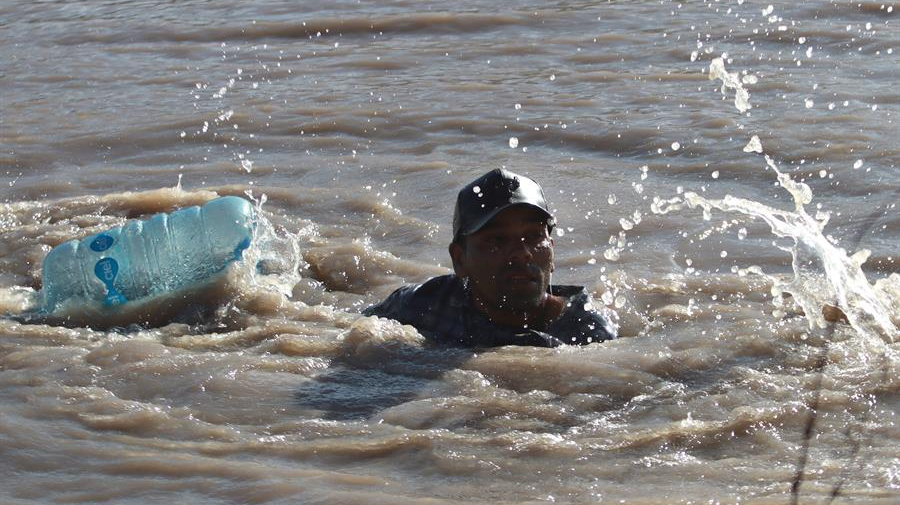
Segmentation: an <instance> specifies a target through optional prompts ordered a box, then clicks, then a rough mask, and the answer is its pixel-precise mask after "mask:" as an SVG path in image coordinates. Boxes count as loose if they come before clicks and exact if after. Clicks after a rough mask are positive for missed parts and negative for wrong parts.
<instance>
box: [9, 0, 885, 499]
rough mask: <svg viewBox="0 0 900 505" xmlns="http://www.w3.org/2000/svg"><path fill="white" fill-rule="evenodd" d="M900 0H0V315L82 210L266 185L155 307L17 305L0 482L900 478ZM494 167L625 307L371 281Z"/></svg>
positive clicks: (423, 260)
mask: <svg viewBox="0 0 900 505" xmlns="http://www.w3.org/2000/svg"><path fill="white" fill-rule="evenodd" d="M898 10H900V5H898V4H896V2H892V1H886V2H858V1H803V2H774V1H773V2H756V1H750V0H743V1H742V0H722V1H713V0H707V1H691V2H672V1H628V2H625V1H622V2H562V1H560V2H532V3H525V2H510V1H500V2H493V1H491V2H488V1H485V0H472V1H464V2H452V3H448V2H427V1H417V2H405V1H400V2H390V3H387V2H349V1H338V2H318V3H317V2H299V3H297V2H278V1H261V2H235V1H233V0H232V1H222V2H200V1H192V2H158V1H142V2H113V1H108V2H102V1H97V0H91V1H85V2H32V3H25V2H18V3H13V4H8V3H7V4H4V5H3V6H2V7H0V34H2V35H0V44H2V50H3V58H2V60H0V86H2V92H0V93H2V94H0V147H2V149H0V170H2V171H3V174H4V175H3V181H4V182H5V184H2V185H0V186H2V188H0V192H2V200H3V201H4V203H3V204H2V208H0V233H2V240H0V309H2V312H3V313H7V314H18V313H22V312H24V311H27V310H29V308H31V307H33V306H34V304H35V303H37V300H38V299H39V294H38V290H39V289H40V286H41V276H40V264H41V260H42V259H43V257H44V256H45V255H46V253H47V252H48V251H49V250H50V248H52V247H53V246H55V245H57V244H59V243H61V242H63V241H65V240H68V239H72V238H81V237H84V236H87V235H89V234H92V233H96V232H98V231H101V230H103V229H105V228H108V227H111V226H117V225H121V224H122V223H124V222H125V221H126V220H127V219H131V218H138V217H147V216H150V215H152V214H154V213H157V212H163V211H170V210H173V209H176V208H180V207H184V206H188V205H196V204H200V203H203V202H205V201H207V200H209V199H211V198H213V197H215V196H216V195H226V194H229V195H241V196H246V197H249V198H252V199H253V200H254V201H255V202H256V204H257V206H258V208H259V209H260V216H261V217H260V223H259V226H258V237H257V241H256V245H255V247H254V248H253V249H251V251H250V252H249V256H248V258H247V260H246V261H244V262H243V263H242V264H240V265H238V266H237V268H234V269H233V270H232V271H230V272H229V275H228V276H227V277H226V278H224V279H221V280H220V282H219V283H217V284H216V285H215V286H213V287H211V288H209V289H208V290H207V291H206V292H205V293H204V294H202V295H197V296H198V297H197V299H195V300H194V301H195V302H196V303H193V304H187V305H188V306H187V307H186V308H185V310H184V312H183V314H181V315H179V316H178V317H176V318H175V319H173V322H171V324H166V325H164V326H162V327H155V328H145V327H141V326H139V325H131V326H129V325H125V324H123V325H122V327H117V328H112V329H108V328H107V327H108V326H109V324H107V323H108V322H107V321H102V320H101V321H92V322H91V324H88V325H85V326H79V325H75V326H72V325H69V326H54V325H46V324H21V323H17V322H15V321H14V320H12V319H2V320H0V501H2V502H3V503H10V504H20V503H21V504H25V503H141V504H143V503H188V504H213V503H222V504H233V503H291V504H293V503H310V504H312V503H316V504H353V503H359V504H372V503H383V504H398V503H409V504H425V503H428V504H433V503H466V504H471V503H492V504H493V503H510V504H512V503H545V502H563V503H564V502H577V503H618V502H622V501H624V502H625V503H700V502H703V503H710V502H712V503H715V502H721V503H736V502H741V503H791V502H794V501H799V502H800V503H829V502H836V503H849V502H852V503H896V502H897V501H898V499H900V456H898V455H900V428H898V425H897V412H898V408H900V395H898V388H900V378H898V377H900V374H898V364H900V359H898V356H897V352H898V347H897V346H898V345H900V344H897V343H896V342H897V340H898V335H897V328H896V325H897V323H898V322H900V321H898V314H900V311H898V309H900V280H898V274H897V272H898V270H900V267H898V258H897V249H898V246H900V219H898V217H897V216H898V213H897V209H896V202H897V200H898V197H897V195H898V191H900V190H898V188H900V171H898V163H900V149H898V147H897V140H898V138H900V128H898V125H897V120H898V112H900V105H898V104H900V95H898V92H897V88H896V83H897V82H898V78H900V55H898V51H900V28H898V18H897V16H898ZM501 166H505V167H507V168H510V169H512V170H515V171H517V172H521V173H525V174H528V175H530V176H531V177H533V178H535V179H537V180H538V181H540V182H541V183H542V184H543V185H544V187H545V189H546V191H547V194H548V197H549V199H550V200H551V205H552V207H553V209H554V211H555V213H556V214H557V217H558V221H559V222H560V227H559V229H558V230H557V232H556V233H555V236H554V239H555V243H556V255H557V269H556V272H555V277H554V282H557V283H563V284H584V285H586V286H587V287H588V288H589V289H590V290H591V291H592V292H593V293H594V295H595V298H596V299H597V300H598V303H600V304H602V305H604V306H605V308H606V310H609V311H610V312H611V313H614V314H615V320H616V323H617V324H618V325H619V330H620V334H621V338H620V339H619V340H617V341H614V342H608V343H603V344H594V345H589V346H586V347H571V348H561V349H536V348H499V349H490V350H485V351H478V352H472V351H469V350H461V349H445V348H435V347H433V346H430V345H428V344H427V343H426V342H424V340H423V338H422V337H421V336H420V335H418V334H417V333H416V332H415V330H413V329H412V328H410V327H404V326H400V325H398V324H395V323H392V322H389V321H386V320H377V319H374V318H360V317H359V316H358V311H359V310H360V309H361V308H362V307H364V306H366V305H367V304H369V303H372V302H374V301H377V300H379V299H381V298H382V297H383V296H385V295H386V294H388V293H389V292H390V291H391V290H393V289H395V288H396V287H398V286H400V285H402V284H404V283H408V282H418V281H422V280H424V279H427V278H428V277H430V276H432V275H436V274H441V273H444V272H447V271H448V265H449V261H448V258H447V253H446V245H447V242H448V241H449V235H450V231H449V229H450V225H449V222H450V218H451V209H452V202H453V199H454V197H455V192H456V191H457V189H458V188H459V187H461V186H462V185H464V184H465V183H467V182H468V181H470V180H472V179H473V178H474V177H476V176H478V175H480V174H481V173H483V172H485V171H487V170H489V169H491V168H496V167H501ZM779 174H780V175H779ZM214 299H215V300H225V302H224V303H223V304H221V305H216V306H214V307H212V308H209V307H206V308H204V302H207V301H211V300H214ZM823 307H825V312H824V313H823V311H822V309H823ZM804 314H806V316H805V315H804ZM835 321H836V322H835Z"/></svg>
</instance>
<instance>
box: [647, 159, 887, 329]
mask: <svg viewBox="0 0 900 505" xmlns="http://www.w3.org/2000/svg"><path fill="white" fill-rule="evenodd" d="M765 159H766V165H767V167H768V168H771V169H772V170H774V171H775V173H776V174H777V177H778V183H779V185H780V186H781V187H782V188H784V189H785V190H787V191H788V192H789V193H790V194H791V197H792V198H793V201H794V209H793V210H792V211H790V210H782V209H777V208H774V207H769V206H767V205H763V204H761V203H759V202H756V201H753V200H747V199H743V198H737V197H733V196H731V195H726V196H725V197H724V198H722V199H720V200H716V199H708V198H704V197H702V196H700V195H698V194H696V193H694V192H690V191H688V192H685V193H684V195H683V196H677V197H674V198H671V199H669V200H661V199H659V198H656V199H654V202H653V205H652V207H651V209H652V210H653V212H654V213H656V214H667V213H669V212H672V211H676V210H680V209H683V208H684V207H688V208H690V209H696V208H700V209H702V210H703V214H704V217H708V216H710V215H711V213H712V210H713V209H717V210H720V211H723V212H737V213H740V214H744V215H747V216H751V217H753V218H757V219H761V220H763V221H764V222H765V223H766V224H768V225H769V228H770V229H771V231H772V233H773V234H775V235H776V236H778V237H783V238H788V239H791V241H792V242H793V245H791V246H789V247H787V246H778V247H779V248H780V249H782V250H784V251H787V252H789V253H790V254H791V256H792V262H791V263H792V267H793V271H794V276H793V278H792V279H791V280H790V281H789V282H784V281H780V280H778V279H773V280H774V285H773V287H772V294H773V296H774V297H775V298H776V300H780V301H782V303H783V300H784V295H785V294H786V293H789V294H790V295H791V296H792V297H793V299H794V300H795V301H796V303H797V304H798V305H799V306H800V307H801V308H802V309H803V311H804V313H805V314H806V317H807V319H808V321H809V325H810V328H814V327H819V328H824V327H826V326H827V320H826V318H825V316H824V315H823V312H822V311H823V308H825V307H827V306H834V307H837V308H839V309H840V310H841V311H842V312H843V314H844V315H845V316H846V318H847V320H848V322H849V323H850V325H851V326H852V327H853V328H854V329H855V330H856V331H857V332H858V333H859V334H860V335H861V336H863V337H864V338H867V339H869V340H870V341H872V342H880V341H884V342H890V343H892V342H896V341H897V340H898V337H900V335H898V329H897V327H896V326H895V325H894V323H893V322H892V320H891V304H890V302H889V301H888V300H885V299H884V297H883V296H882V294H881V292H883V290H880V289H876V288H877V286H875V287H873V285H872V284H870V283H869V281H868V279H866V276H865V274H864V273H863V271H862V268H861V267H862V264H863V263H865V261H866V260H867V259H868V257H869V254H870V251H868V250H865V249H863V250H860V251H858V252H856V253H854V254H852V255H848V253H847V251H846V250H844V249H843V248H841V247H838V246H837V245H835V244H834V243H832V241H831V240H829V239H828V238H827V237H826V236H825V235H824V234H823V230H824V228H825V226H826V225H827V224H828V220H829V217H830V215H829V214H828V213H817V215H816V216H815V217H814V216H811V215H809V214H808V213H807V212H806V209H805V207H804V206H805V205H808V204H809V203H810V202H811V201H812V190H811V189H810V188H809V186H808V185H806V184H804V183H802V182H797V181H794V180H793V179H792V178H791V177H790V176H789V175H787V174H784V173H782V172H781V171H780V170H779V169H778V166H777V165H776V164H775V162H774V161H773V160H772V159H771V158H770V157H769V156H768V155H766V157H765Z"/></svg>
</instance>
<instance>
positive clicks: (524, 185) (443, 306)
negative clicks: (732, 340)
mask: <svg viewBox="0 0 900 505" xmlns="http://www.w3.org/2000/svg"><path fill="white" fill-rule="evenodd" d="M555 225H556V220H555V219H554V218H553V215H552V214H551V213H550V210H549V209H548V207H547V202H546V200H545V198H544V192H543V190H542V189H541V187H540V186H539V185H538V184H537V183H536V182H535V181H533V180H532V179H529V178H528V177H525V176H522V175H518V174H515V173H513V172H510V171H508V170H502V169H496V170H492V171H490V172H488V173H487V174H485V175H483V176H481V177H479V178H478V179H476V180H475V181H473V182H471V183H470V184H469V185H467V186H466V187H464V188H463V189H462V190H460V192H459V195H458V196H457V199H456V208H455V209H454V212H453V241H452V242H451V243H450V248H449V250H450V258H451V259H452V260H453V271H454V273H453V274H449V275H443V276H440V277H434V278H432V279H430V280H428V281H427V282H425V283H423V284H418V285H414V286H404V287H402V288H400V289H397V290H396V291H394V292H393V293H391V295H390V296H388V297H387V298H386V299H385V300H384V301H383V302H381V303H379V304H377V305H373V306H371V307H369V308H367V309H366V310H364V311H363V314H365V315H367V316H372V315H374V316H380V317H386V318H390V319H394V320H397V321H399V322H401V323H403V324H409V325H412V326H414V327H415V328H416V329H417V330H419V332H420V333H422V334H423V335H425V336H426V337H428V338H429V339H432V340H434V341H437V342H442V343H447V344H454V345H461V346H466V347H494V346H501V345H529V346H539V347H556V346H559V345H563V344H581V345H583V344H589V343H592V342H601V341H604V340H610V339H614V338H616V335H615V329H614V327H613V325H612V324H610V322H609V321H608V320H607V318H606V317H604V316H603V315H602V314H601V313H600V312H598V311H597V310H596V309H594V307H593V305H592V302H591V298H590V296H589V295H588V293H587V291H585V289H584V288H583V287H580V286H551V285H550V277H551V274H552V272H553V268H554V267H553V239H552V238H551V236H550V233H551V232H552V231H553V227H554V226H555Z"/></svg>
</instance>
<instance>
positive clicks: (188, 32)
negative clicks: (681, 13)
mask: <svg viewBox="0 0 900 505" xmlns="http://www.w3.org/2000/svg"><path fill="white" fill-rule="evenodd" d="M536 22H538V21H537V20H536V19H535V18H534V17H531V16H526V15H514V14H472V13H420V14H407V15H393V16H382V17H378V18H368V17H346V18H324V19H315V20H308V21H301V22H294V23H284V22H264V21H263V22H258V23H254V24H251V25H245V26H225V27H221V26H214V27H194V26H187V27H184V28H182V29H179V30H174V29H172V28H167V27H160V26H155V27H153V29H147V30H134V31H129V32H106V33H85V32H82V33H79V34H74V35H67V36H63V37H60V38H59V39H58V42H59V43H60V44H84V43H91V42H94V43H104V44H134V43H147V42H149V43H153V42H222V41H229V40H240V41H258V40H266V39H313V38H320V37H330V36H343V37H352V36H364V35H368V34H372V33H375V34H403V33H416V32H428V33H444V32H445V33H467V32H489V31H494V30H497V29H498V28H502V27H505V26H527V25H531V24H534V23H536Z"/></svg>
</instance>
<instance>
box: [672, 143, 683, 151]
mask: <svg viewBox="0 0 900 505" xmlns="http://www.w3.org/2000/svg"><path fill="white" fill-rule="evenodd" d="M679 149H681V144H679V143H678V142H672V150H673V151H677V150H679Z"/></svg>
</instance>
